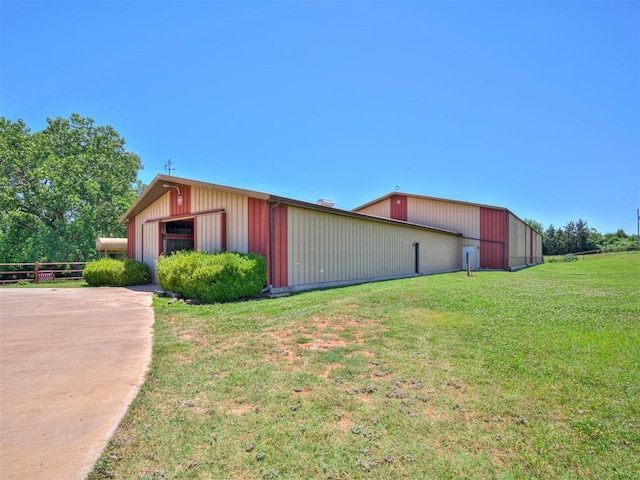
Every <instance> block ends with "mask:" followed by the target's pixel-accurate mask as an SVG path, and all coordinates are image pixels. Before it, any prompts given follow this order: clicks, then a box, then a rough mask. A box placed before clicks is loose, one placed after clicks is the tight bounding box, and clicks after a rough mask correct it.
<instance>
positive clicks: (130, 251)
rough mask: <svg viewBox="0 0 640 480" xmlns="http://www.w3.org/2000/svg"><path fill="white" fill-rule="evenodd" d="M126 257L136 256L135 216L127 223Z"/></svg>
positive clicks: (132, 257) (133, 257)
mask: <svg viewBox="0 0 640 480" xmlns="http://www.w3.org/2000/svg"><path fill="white" fill-rule="evenodd" d="M127 258H130V259H135V258H136V217H133V218H130V219H129V221H128V223H127Z"/></svg>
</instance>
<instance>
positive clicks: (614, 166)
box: [0, 0, 640, 233]
mask: <svg viewBox="0 0 640 480" xmlns="http://www.w3.org/2000/svg"><path fill="white" fill-rule="evenodd" d="M0 9H1V10H0V15H1V18H0V22H1V23H0V27H1V34H0V35H1V37H0V40H1V52H0V53H1V58H0V62H1V63H0V68H1V78H0V115H2V116H5V117H8V118H10V119H12V120H17V119H18V118H22V119H23V120H25V121H26V123H27V124H28V125H29V126H30V127H31V128H32V130H34V131H36V130H40V129H42V128H43V127H44V125H45V119H46V117H47V116H49V117H56V116H64V117H68V116H69V114H71V113H72V112H77V113H79V114H81V115H83V116H87V117H92V118H94V119H95V120H96V122H97V123H98V124H110V125H113V126H114V128H115V129H116V130H117V131H118V132H119V133H120V134H121V135H122V136H123V137H124V138H125V139H126V140H127V148H128V149H129V150H130V151H132V152H135V153H137V154H139V155H140V156H141V158H142V161H143V163H144V165H145V168H144V170H143V171H142V172H141V175H140V178H141V180H142V181H144V182H145V183H147V182H149V181H150V180H151V179H152V178H153V177H154V176H155V175H156V174H157V173H165V172H164V171H163V167H164V165H165V163H166V162H167V160H168V159H171V160H172V161H173V162H174V164H175V171H174V172H173V174H174V175H177V176H181V177H187V178H193V179H197V180H202V181H208V182H213V183H219V184H223V185H230V186H235V187H241V188H247V189H253V190H258V191H262V192H267V193H273V194H278V195H282V196H288V197H292V198H296V199H299V200H305V201H311V202H315V201H316V200H317V199H319V198H327V199H330V200H333V201H335V202H336V206H337V207H339V208H344V209H351V208H354V207H356V206H359V205H361V204H363V203H366V202H367V201H369V200H372V199H374V198H377V197H379V196H381V195H384V194H386V193H389V192H391V191H393V190H394V189H395V188H396V186H399V187H400V190H401V191H402V192H407V193H415V194H421V195H430V196H436V197H444V198H451V199H459V200H465V201H470V202H478V203H483V204H489V205H497V206H504V207H507V208H509V209H510V210H511V211H512V212H514V213H515V214H516V215H518V216H519V217H521V218H532V219H534V220H537V221H539V222H541V223H542V224H543V226H544V227H545V228H546V227H548V226H549V225H550V224H554V225H555V226H556V227H558V226H564V225H565V224H566V223H567V222H568V221H570V220H577V219H578V218H583V219H584V220H587V222H588V224H589V226H590V227H593V228H596V229H597V230H598V231H600V232H601V233H608V232H614V231H615V230H617V229H618V228H623V229H624V230H625V231H627V232H628V233H635V232H636V225H637V223H636V209H637V208H638V207H640V192H639V190H640V2H638V1H626V2H625V1H615V0H614V1H585V2H581V1H555V2H552V1H548V2H547V1H452V2H444V1H437V2H435V1H406V2H404V1H351V2H346V1H298V2H293V1H278V2H270V1H259V2H248V1H237V2H236V1H227V2H218V1H209V2H204V1H199V2H198V1H185V2H169V1H165V2H151V1H131V2H124V1H105V2H96V1H84V2H80V1H68V2H57V1H46V2H36V1H7V0H3V1H2V2H1V3H0Z"/></svg>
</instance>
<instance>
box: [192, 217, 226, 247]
mask: <svg viewBox="0 0 640 480" xmlns="http://www.w3.org/2000/svg"><path fill="white" fill-rule="evenodd" d="M222 216H224V213H212V214H209V215H200V216H198V217H196V219H195V222H196V224H197V225H198V228H197V231H196V235H197V238H196V241H197V244H198V249H199V250H201V251H203V252H214V251H219V250H223V245H222V231H221V228H220V221H221V217H222Z"/></svg>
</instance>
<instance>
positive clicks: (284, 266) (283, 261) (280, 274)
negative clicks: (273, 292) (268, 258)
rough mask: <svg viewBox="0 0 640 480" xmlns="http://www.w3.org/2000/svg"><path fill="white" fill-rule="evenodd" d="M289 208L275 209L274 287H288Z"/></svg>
mask: <svg viewBox="0 0 640 480" xmlns="http://www.w3.org/2000/svg"><path fill="white" fill-rule="evenodd" d="M287 210H288V208H287V207H286V206H280V207H276V208H274V209H273V215H274V218H273V220H274V222H273V224H274V232H273V252H274V255H273V256H274V260H273V263H274V274H273V275H274V281H273V285H274V287H285V286H287V285H288V262H287V255H288V246H287V241H288V228H287V221H288V212H287Z"/></svg>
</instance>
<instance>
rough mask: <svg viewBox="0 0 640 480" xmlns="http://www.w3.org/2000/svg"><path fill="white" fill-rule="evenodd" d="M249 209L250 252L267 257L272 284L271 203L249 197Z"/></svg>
mask: <svg viewBox="0 0 640 480" xmlns="http://www.w3.org/2000/svg"><path fill="white" fill-rule="evenodd" d="M248 210H249V211H248V216H249V225H248V236H249V242H248V243H249V253H259V254H260V255H262V256H264V257H265V258H266V259H267V284H270V283H271V278H269V277H270V273H271V256H270V255H269V241H270V238H269V205H268V204H267V201H266V200H260V199H258V198H252V197H249V203H248Z"/></svg>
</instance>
